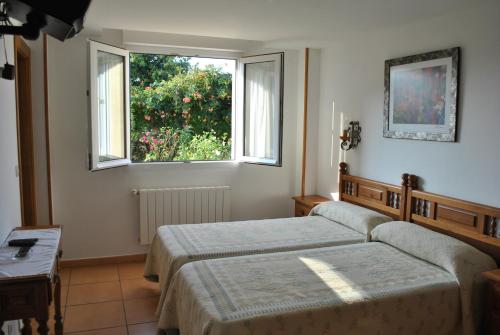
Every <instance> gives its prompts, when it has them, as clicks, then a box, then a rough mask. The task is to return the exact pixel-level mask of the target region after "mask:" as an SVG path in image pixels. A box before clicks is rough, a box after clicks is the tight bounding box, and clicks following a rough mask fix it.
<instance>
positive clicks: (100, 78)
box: [89, 41, 130, 171]
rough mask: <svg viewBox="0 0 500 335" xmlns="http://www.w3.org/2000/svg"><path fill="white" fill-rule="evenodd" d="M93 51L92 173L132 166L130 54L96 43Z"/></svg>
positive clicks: (91, 102) (91, 86) (91, 94)
mask: <svg viewBox="0 0 500 335" xmlns="http://www.w3.org/2000/svg"><path fill="white" fill-rule="evenodd" d="M89 50H90V129H91V154H90V160H91V162H90V168H91V170H92V171H94V170H101V169H107V168H111V167H116V166H122V165H127V164H129V163H130V110H129V109H130V105H129V52H128V51H127V50H124V49H120V48H117V47H113V46H110V45H107V44H102V43H98V42H94V41H89Z"/></svg>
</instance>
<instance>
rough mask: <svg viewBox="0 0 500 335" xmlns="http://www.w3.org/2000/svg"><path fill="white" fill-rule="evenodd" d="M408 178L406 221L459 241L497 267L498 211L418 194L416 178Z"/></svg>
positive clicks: (499, 259) (499, 241)
mask: <svg viewBox="0 0 500 335" xmlns="http://www.w3.org/2000/svg"><path fill="white" fill-rule="evenodd" d="M408 178H409V179H411V181H409V182H408V187H407V200H406V220H405V221H409V222H413V223H416V224H419V225H421V226H424V227H427V228H430V229H432V230H435V231H438V232H441V233H444V234H446V235H449V236H453V237H455V238H457V239H459V240H462V241H464V242H466V243H468V244H470V245H473V246H474V247H476V248H477V249H479V250H481V251H483V252H485V253H487V254H489V255H490V256H492V257H493V258H494V259H495V261H496V262H497V264H500V234H499V232H500V226H498V225H500V208H495V207H491V206H486V205H481V204H477V203H473V202H469V201H464V200H459V199H455V198H450V197H446V196H442V195H437V194H433V193H428V192H423V191H419V190H416V188H417V184H418V182H417V177H416V176H414V175H410V176H409V177H408ZM495 233H496V235H497V236H496V237H495Z"/></svg>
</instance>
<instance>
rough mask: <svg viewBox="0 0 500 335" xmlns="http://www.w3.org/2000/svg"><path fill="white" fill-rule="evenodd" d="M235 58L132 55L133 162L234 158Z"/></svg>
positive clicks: (131, 113) (131, 135)
mask: <svg viewBox="0 0 500 335" xmlns="http://www.w3.org/2000/svg"><path fill="white" fill-rule="evenodd" d="M234 67H235V61H234V60H221V59H214V60H212V61H210V59H207V58H196V57H179V56H168V55H155V54H139V53H131V54H130V117H131V128H130V141H131V156H132V161H133V162H165V161H187V160H229V159H231V152H232V150H231V145H232V143H231V115H232V98H233V97H232V85H233V73H234Z"/></svg>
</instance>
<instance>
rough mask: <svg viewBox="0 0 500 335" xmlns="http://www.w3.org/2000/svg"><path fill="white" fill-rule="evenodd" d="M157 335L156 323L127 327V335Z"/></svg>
mask: <svg viewBox="0 0 500 335" xmlns="http://www.w3.org/2000/svg"><path fill="white" fill-rule="evenodd" d="M157 333H158V326H157V324H156V322H150V323H140V324H137V325H130V326H128V334H129V335H156V334H157Z"/></svg>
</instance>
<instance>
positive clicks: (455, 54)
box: [384, 47, 460, 142]
mask: <svg viewBox="0 0 500 335" xmlns="http://www.w3.org/2000/svg"><path fill="white" fill-rule="evenodd" d="M459 70H460V48H459V47H455V48H450V49H444V50H439V51H433V52H427V53H422V54H418V55H413V56H407V57H401V58H395V59H389V60H386V61H385V72H384V137H387V138H402V139H413V140H427V141H441V142H455V141H456V133H457V110H458V91H459V87H458V84H459Z"/></svg>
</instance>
